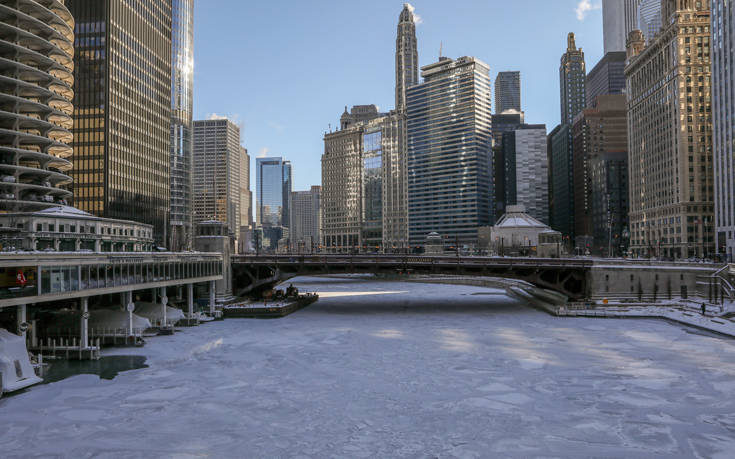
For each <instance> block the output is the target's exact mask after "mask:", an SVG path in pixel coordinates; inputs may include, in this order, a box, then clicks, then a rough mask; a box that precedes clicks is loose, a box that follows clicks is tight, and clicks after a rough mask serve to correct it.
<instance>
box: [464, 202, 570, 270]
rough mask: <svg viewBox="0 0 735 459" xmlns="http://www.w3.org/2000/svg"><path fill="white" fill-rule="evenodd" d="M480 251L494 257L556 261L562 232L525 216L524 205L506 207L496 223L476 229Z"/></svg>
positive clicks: (560, 247) (559, 251)
mask: <svg viewBox="0 0 735 459" xmlns="http://www.w3.org/2000/svg"><path fill="white" fill-rule="evenodd" d="M477 236H478V242H479V244H478V245H479V247H480V249H481V250H487V251H488V252H489V253H490V254H493V255H502V256H505V255H510V256H532V257H541V258H559V257H561V254H562V246H561V233H560V232H558V231H554V230H552V229H551V228H550V227H549V226H548V225H546V224H544V223H543V222H540V221H538V220H537V219H535V218H533V217H531V216H530V215H528V214H527V213H525V209H524V208H523V206H508V208H507V210H506V212H505V215H503V216H502V217H501V218H500V220H498V222H497V223H496V224H495V226H486V227H481V228H479V229H478V235H477Z"/></svg>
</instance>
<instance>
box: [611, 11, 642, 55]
mask: <svg viewBox="0 0 735 459" xmlns="http://www.w3.org/2000/svg"><path fill="white" fill-rule="evenodd" d="M613 1H615V0H613ZM617 1H621V0H617ZM622 1H623V2H624V5H623V12H624V14H625V43H626V47H627V43H628V35H630V33H631V32H632V31H634V30H637V29H638V6H639V5H640V4H641V0H622ZM623 49H625V48H623ZM618 51H619V50H618Z"/></svg>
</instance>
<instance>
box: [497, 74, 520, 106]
mask: <svg viewBox="0 0 735 459" xmlns="http://www.w3.org/2000/svg"><path fill="white" fill-rule="evenodd" d="M506 110H515V111H519V112H520V111H521V72H500V73H498V76H497V77H496V78H495V113H496V114H501V113H503V112H505V111H506Z"/></svg>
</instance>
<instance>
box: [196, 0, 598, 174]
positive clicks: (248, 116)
mask: <svg viewBox="0 0 735 459" xmlns="http://www.w3.org/2000/svg"><path fill="white" fill-rule="evenodd" d="M522 3H526V2H514V4H512V5H507V6H506V7H504V8H503V9H502V10H501V9H499V8H494V7H493V6H492V5H485V4H482V3H480V2H466V3H465V2H463V3H462V4H459V5H455V6H453V8H452V9H451V10H449V11H445V8H444V6H445V5H442V4H441V2H437V1H418V2H413V6H414V7H415V12H416V14H417V15H418V16H419V18H420V19H419V21H418V24H417V27H416V33H417V36H418V53H419V65H420V66H423V65H427V64H430V63H432V62H435V61H436V58H437V57H438V53H439V48H440V46H441V47H442V48H443V54H445V55H448V56H453V57H459V56H464V55H469V56H474V57H477V58H478V59H481V60H483V61H484V62H487V64H488V65H489V66H490V73H491V79H492V80H493V81H494V80H495V77H496V76H497V73H498V72H501V71H509V70H519V71H520V72H521V74H522V80H523V82H522V93H523V98H524V107H523V109H524V111H525V112H526V118H527V119H526V122H528V123H543V124H546V125H547V126H555V125H556V124H558V118H559V113H558V92H557V90H556V89H554V88H553V87H552V88H549V86H548V82H549V81H555V80H556V79H557V78H558V77H557V76H556V71H558V70H555V68H556V69H558V56H559V50H560V49H563V48H564V47H565V45H566V38H567V33H569V32H570V31H574V32H575V35H576V37H577V44H578V46H581V47H583V49H584V51H585V55H586V59H587V61H588V62H591V63H594V62H597V61H598V60H599V59H600V58H601V57H602V55H603V36H602V33H601V29H602V15H601V10H600V9H593V10H591V11H587V12H585V11H583V9H582V10H579V14H582V13H586V14H585V15H584V19H583V20H580V19H579V16H578V6H579V1H578V0H574V1H572V0H564V1H563V3H564V4H563V5H559V4H558V3H556V2H555V4H554V5H546V4H544V3H539V2H531V3H533V7H534V11H535V12H534V14H532V15H530V16H529V15H528V11H527V6H524V5H523V4H522ZM559 3H561V2H559ZM284 4H285V3H284ZM402 5H403V3H402V2H388V1H379V2H374V3H371V4H370V7H367V6H366V5H354V4H352V5H347V4H345V5H342V4H340V3H338V2H330V3H329V4H328V5H325V6H324V8H323V9H322V10H321V12H322V13H323V15H320V16H319V17H318V18H315V19H314V21H317V22H318V23H323V24H325V25H328V26H329V27H328V28H329V32H327V31H317V32H314V30H312V29H313V27H312V26H309V24H302V23H301V22H300V19H299V15H302V14H303V15H305V17H313V13H312V12H310V11H308V10H305V9H304V6H305V5H299V4H293V5H292V4H288V8H287V9H285V10H284V9H283V8H277V7H274V6H267V5H251V4H247V5H246V4H240V3H239V2H237V3H236V4H233V5H232V10H233V14H232V15H228V16H227V17H222V15H221V14H218V13H217V11H220V10H219V9H211V10H209V9H204V8H201V6H202V3H201V2H195V21H194V22H195V43H197V45H196V46H195V70H194V74H195V76H194V80H195V85H194V87H195V98H194V99H195V100H194V117H195V118H196V119H206V118H207V117H209V116H212V115H219V116H228V117H229V118H231V119H232V120H233V121H235V122H236V123H238V124H240V125H241V127H242V128H243V134H242V143H243V146H245V147H246V148H248V150H249V152H250V155H251V158H252V160H253V161H254V160H255V159H256V158H257V157H258V156H263V154H265V155H266V156H283V157H284V158H287V159H289V160H290V161H292V162H293V164H294V167H295V169H296V170H297V171H298V172H297V173H296V174H294V189H308V188H309V187H310V186H311V185H316V184H319V180H317V179H316V178H317V177H319V175H320V173H321V171H320V167H319V158H320V156H321V154H322V153H323V148H324V146H323V141H322V139H323V134H324V132H325V131H328V130H329V127H330V125H331V128H332V130H336V129H337V128H338V126H337V125H336V120H335V117H334V113H335V112H337V113H339V111H341V110H342V109H343V108H344V106H345V105H350V106H353V105H360V104H372V103H374V104H376V105H378V106H379V107H380V111H387V110H390V109H392V108H394V105H395V100H394V99H395V96H394V94H395V88H394V86H395V74H394V65H395V56H394V50H395V28H396V24H395V15H396V11H400V9H401V7H402ZM483 11H484V12H487V14H491V15H492V16H493V17H494V18H495V19H494V21H497V23H498V24H507V25H506V26H503V27H500V28H498V29H495V30H492V31H490V32H488V30H487V28H486V27H484V26H483V25H482V22H481V21H480V20H479V16H480V15H479V14H478V13H479V12H483ZM276 15H277V16H278V19H276ZM501 17H502V18H504V19H502V20H501V19H500V18H501ZM228 18H233V19H235V18H237V19H238V20H242V19H244V21H245V24H244V25H241V26H237V27H234V26H233V28H230V27H227V26H226V24H223V21H225V22H228V21H229V20H230V19H228ZM250 18H258V21H253V20H251V19H250ZM271 18H272V19H273V21H276V20H277V21H278V23H279V24H284V25H283V26H278V27H275V28H273V26H272V22H271V21H270V19H271ZM521 18H523V19H521ZM552 19H553V20H552ZM265 24H269V25H268V27H269V29H273V30H266V29H264V28H263V27H264V25H265ZM518 27H522V28H523V29H524V30H526V38H525V39H524V40H523V41H522V42H521V41H519V42H518V46H519V47H521V49H520V50H519V49H515V48H514V49H510V48H513V47H508V49H504V47H499V46H497V44H496V43H497V42H499V40H501V37H502V36H503V35H504V34H506V35H507V34H508V33H510V31H511V30H514V28H515V29H517V28H518ZM306 29H308V33H307V30H306ZM215 30H216V31H215ZM371 30H372V31H371ZM276 33H277V34H278V35H279V36H273V34H276ZM344 33H353V34H358V35H359V34H362V33H364V34H369V35H370V36H371V45H370V46H362V47H359V49H357V50H351V51H350V52H349V53H347V52H345V51H346V50H345V49H343V47H342V45H341V44H340V43H339V39H338V38H337V37H339V36H340V35H341V34H344ZM212 34H215V35H217V36H219V37H221V39H227V37H230V39H231V40H233V41H234V42H237V43H241V42H242V43H246V44H247V43H251V42H252V43H253V46H252V47H250V46H247V45H246V49H247V52H248V53H249V54H248V56H250V58H248V59H245V60H243V64H239V63H234V64H233V65H235V66H239V65H245V63H246V62H248V61H250V60H251V58H257V60H258V62H259V66H261V65H262V66H263V68H269V69H270V70H269V71H265V72H244V71H243V72H242V73H239V72H236V76H237V81H235V80H234V79H232V80H230V78H231V77H230V76H229V72H223V71H222V70H223V68H222V62H224V61H225V58H224V56H223V54H222V52H223V51H224V50H225V49H227V47H222V46H215V45H213V44H208V43H206V42H207V40H204V39H203V37H207V36H213V35H212ZM297 36H298V41H297V42H294V41H293V40H292V39H295V37H297ZM200 37H201V38H200ZM263 37H272V38H273V39H272V40H270V39H268V40H264V39H262V38H263ZM317 42H318V43H319V44H318V45H317ZM255 43H258V45H257V46H256V45H255ZM215 48H217V49H215ZM220 48H221V49H220ZM251 52H252V53H253V54H251ZM329 53H337V55H339V56H340V59H339V60H336V61H335V62H325V60H324V59H322V60H320V61H319V62H320V64H319V65H315V64H314V62H316V61H317V60H316V58H317V57H319V56H326V55H328V54H329ZM521 56H523V58H521ZM528 56H530V57H531V58H530V59H529V58H528ZM228 62H229V61H228ZM286 62H289V64H290V65H291V64H292V65H293V66H294V67H300V68H305V69H308V71H307V72H305V74H303V73H302V74H301V75H300V76H299V78H297V79H293V78H290V76H289V72H288V68H289V67H290V65H289V67H287V66H286V64H285V63H286ZM365 62H369V63H372V65H370V64H368V65H365ZM264 64H270V65H264ZM590 68H591V67H590ZM234 77H235V75H232V78H234ZM225 85H226V86H227V87H233V88H240V89H239V90H238V91H236V92H235V93H234V94H233V93H232V92H228V91H221V89H220V88H222V87H223V86H225ZM253 87H256V88H258V90H257V91H253V90H251V89H252V88H253ZM315 87H316V88H329V90H326V89H325V90H319V91H315V90H313V88H315ZM307 88H312V89H310V90H308V91H307V90H306V89H307ZM274 101H276V102H279V101H280V102H281V104H279V103H274ZM493 102H494V101H493ZM286 104H289V105H288V107H290V108H289V109H285V108H283V107H286V106H287V105H286ZM291 104H293V105H291ZM493 105H494V103H493ZM293 107H304V108H307V109H308V110H310V111H313V113H310V114H309V115H308V116H304V111H303V110H294V109H293ZM286 133H288V135H285V134H286ZM251 182H252V184H254V183H255V177H254V167H252V168H251Z"/></svg>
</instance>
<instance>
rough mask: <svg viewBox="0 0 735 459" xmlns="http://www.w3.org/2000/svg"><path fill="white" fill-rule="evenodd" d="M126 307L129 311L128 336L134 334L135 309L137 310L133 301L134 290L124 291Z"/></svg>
mask: <svg viewBox="0 0 735 459" xmlns="http://www.w3.org/2000/svg"><path fill="white" fill-rule="evenodd" d="M124 296H125V307H126V309H127V311H128V336H134V333H133V311H135V303H133V291H132V290H130V291H127V292H125V293H124Z"/></svg>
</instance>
